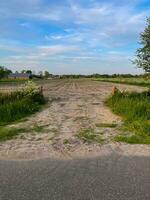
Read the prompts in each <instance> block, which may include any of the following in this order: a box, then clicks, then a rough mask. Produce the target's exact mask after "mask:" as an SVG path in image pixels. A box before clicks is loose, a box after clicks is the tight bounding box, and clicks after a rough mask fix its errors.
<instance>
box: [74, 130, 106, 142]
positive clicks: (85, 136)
mask: <svg viewBox="0 0 150 200" xmlns="http://www.w3.org/2000/svg"><path fill="white" fill-rule="evenodd" d="M77 137H78V138H79V139H81V140H83V141H84V142H88V143H91V142H97V143H102V142H104V139H103V138H102V137H101V135H99V134H96V133H95V132H94V131H93V130H84V131H81V132H80V133H79V134H77Z"/></svg>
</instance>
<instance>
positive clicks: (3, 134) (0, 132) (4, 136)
mask: <svg viewBox="0 0 150 200" xmlns="http://www.w3.org/2000/svg"><path fill="white" fill-rule="evenodd" d="M25 131H26V129H21V128H20V129H17V128H12V127H11V128H8V127H7V128H6V127H0V141H4V140H10V139H12V138H13V137H15V136H16V135H18V134H19V133H23V132H25Z"/></svg>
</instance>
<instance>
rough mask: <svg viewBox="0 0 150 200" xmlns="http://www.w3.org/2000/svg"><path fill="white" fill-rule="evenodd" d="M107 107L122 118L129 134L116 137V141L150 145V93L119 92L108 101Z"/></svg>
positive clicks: (124, 127) (125, 129)
mask: <svg viewBox="0 0 150 200" xmlns="http://www.w3.org/2000/svg"><path fill="white" fill-rule="evenodd" d="M106 105H108V106H109V107H110V108H111V109H112V111H113V112H114V113H115V114H118V115H120V116H122V118H123V120H124V125H123V130H124V132H125V133H128V134H121V135H117V136H115V138H114V140H115V141H121V142H127V143H131V144H150V92H142V93H136V92H133V93H127V92H124V93H120V92H117V93H115V94H114V95H113V96H111V97H110V98H108V99H107V100H106Z"/></svg>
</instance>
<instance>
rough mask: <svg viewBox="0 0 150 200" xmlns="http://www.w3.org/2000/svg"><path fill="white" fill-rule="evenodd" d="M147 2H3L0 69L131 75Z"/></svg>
mask: <svg viewBox="0 0 150 200" xmlns="http://www.w3.org/2000/svg"><path fill="white" fill-rule="evenodd" d="M149 16H150V1H149V0H25V1H24V0H0V65H3V66H6V67H8V68H10V69H11V70H14V71H15V70H21V69H31V70H33V71H41V70H48V71H49V72H50V73H53V74H92V73H100V74H104V73H108V74H113V73H132V74H138V73H141V72H142V70H140V69H138V68H137V67H136V66H135V65H133V64H132V62H131V60H133V59H134V55H135V51H136V49H137V48H138V47H139V34H140V32H141V31H143V30H144V27H145V25H146V17H149Z"/></svg>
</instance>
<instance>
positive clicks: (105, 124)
mask: <svg viewBox="0 0 150 200" xmlns="http://www.w3.org/2000/svg"><path fill="white" fill-rule="evenodd" d="M95 125H96V126H97V127H101V128H115V127H117V124H109V123H97V124H95Z"/></svg>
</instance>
